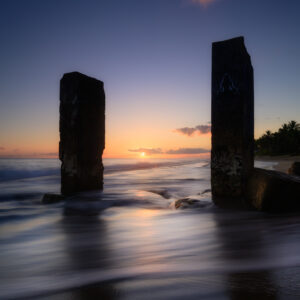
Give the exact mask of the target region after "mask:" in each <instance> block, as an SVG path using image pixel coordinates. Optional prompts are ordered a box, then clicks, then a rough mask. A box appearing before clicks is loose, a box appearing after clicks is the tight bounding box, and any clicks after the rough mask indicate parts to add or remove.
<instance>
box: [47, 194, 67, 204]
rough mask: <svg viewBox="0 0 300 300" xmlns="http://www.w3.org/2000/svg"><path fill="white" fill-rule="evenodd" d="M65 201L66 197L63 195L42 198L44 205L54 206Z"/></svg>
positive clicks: (48, 195)
mask: <svg viewBox="0 0 300 300" xmlns="http://www.w3.org/2000/svg"><path fill="white" fill-rule="evenodd" d="M63 200H65V197H64V196H63V195H61V194H50V193H49V194H45V195H44V196H43V198H42V203H44V204H52V203H57V202H60V201H63Z"/></svg>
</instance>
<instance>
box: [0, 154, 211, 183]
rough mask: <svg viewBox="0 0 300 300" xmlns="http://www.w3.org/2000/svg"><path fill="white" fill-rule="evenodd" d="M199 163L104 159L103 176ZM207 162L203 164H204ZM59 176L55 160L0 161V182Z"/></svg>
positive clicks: (193, 161) (192, 161)
mask: <svg viewBox="0 0 300 300" xmlns="http://www.w3.org/2000/svg"><path fill="white" fill-rule="evenodd" d="M195 162H201V160H199V161H196V160H195V159H194V160H171V161H168V160H167V161H166V160H163V159H162V160H160V161H159V160H153V161H150V162H145V161H142V162H141V161H136V160H131V159H128V160H126V159H122V160H119V159H115V160H114V159H107V160H106V159H104V161H103V163H104V174H111V173H115V172H128V171H137V170H146V169H154V168H165V167H176V166H182V165H188V164H193V163H195ZM205 163H207V162H203V164H205ZM52 175H57V176H59V175H60V162H59V160H57V159H7V160H5V159H1V160H0V182H3V181H8V180H17V179H24V178H33V177H41V176H52Z"/></svg>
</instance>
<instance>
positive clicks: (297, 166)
mask: <svg viewBox="0 0 300 300" xmlns="http://www.w3.org/2000/svg"><path fill="white" fill-rule="evenodd" d="M288 173H289V174H290V175H296V176H300V162H298V161H297V162H294V163H293V164H292V165H291V167H290V168H289V170H288Z"/></svg>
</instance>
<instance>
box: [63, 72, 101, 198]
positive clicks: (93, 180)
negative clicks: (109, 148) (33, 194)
mask: <svg viewBox="0 0 300 300" xmlns="http://www.w3.org/2000/svg"><path fill="white" fill-rule="evenodd" d="M59 112H60V119H59V131H60V142H59V159H60V160H61V162H62V165H61V193H62V194H63V195H71V194H74V193H76V192H80V191H86V190H95V189H102V188H103V164H102V153H103V150H104V147H105V94H104V89H103V82H102V81H99V80H97V79H94V78H91V77H88V76H86V75H83V74H81V73H78V72H72V73H67V74H64V76H63V78H62V79H61V81H60V108H59Z"/></svg>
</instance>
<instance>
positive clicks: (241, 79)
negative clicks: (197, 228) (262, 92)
mask: <svg viewBox="0 0 300 300" xmlns="http://www.w3.org/2000/svg"><path fill="white" fill-rule="evenodd" d="M211 114H212V118H211V120H212V150H211V185H212V194H213V200H214V202H215V203H217V204H219V205H225V206H226V204H227V203H228V204H229V205H230V203H229V202H230V200H233V201H235V200H236V199H240V198H242V197H244V196H245V189H246V180H247V178H248V176H249V175H250V172H251V171H252V169H253V165H254V155H253V150H254V149H253V148H254V90H253V68H252V65H251V59H250V56H249V54H248V52H247V50H246V47H245V45H244V38H243V37H237V38H234V39H230V40H226V41H222V42H215V43H213V45H212V112H211ZM238 201H240V200H238Z"/></svg>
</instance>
